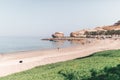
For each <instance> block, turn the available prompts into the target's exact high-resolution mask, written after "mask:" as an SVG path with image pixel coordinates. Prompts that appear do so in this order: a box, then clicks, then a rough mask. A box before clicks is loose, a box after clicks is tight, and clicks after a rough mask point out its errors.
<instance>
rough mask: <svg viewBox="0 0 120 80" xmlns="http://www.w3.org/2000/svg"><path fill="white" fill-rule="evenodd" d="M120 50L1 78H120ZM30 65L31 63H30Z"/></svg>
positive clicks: (36, 79) (24, 79)
mask: <svg viewBox="0 0 120 80" xmlns="http://www.w3.org/2000/svg"><path fill="white" fill-rule="evenodd" d="M119 64H120V50H109V51H103V52H97V53H95V54H93V55H91V56H89V57H86V58H80V59H75V60H71V61H66V62H60V63H56V64H49V65H45V66H39V67H35V68H33V69H31V70H27V71H24V72H20V73H16V74H12V75H9V76H6V77H2V78H0V80H120V65H119ZM28 66H29V65H28Z"/></svg>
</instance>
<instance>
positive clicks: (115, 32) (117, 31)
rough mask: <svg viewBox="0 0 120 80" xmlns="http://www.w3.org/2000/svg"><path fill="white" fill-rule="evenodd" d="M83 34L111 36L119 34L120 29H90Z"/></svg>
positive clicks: (88, 35)
mask: <svg viewBox="0 0 120 80" xmlns="http://www.w3.org/2000/svg"><path fill="white" fill-rule="evenodd" d="M85 35H87V37H90V36H102V35H105V36H109V37H113V36H117V37H118V36H120V30H107V31H91V32H87V31H86V32H85Z"/></svg>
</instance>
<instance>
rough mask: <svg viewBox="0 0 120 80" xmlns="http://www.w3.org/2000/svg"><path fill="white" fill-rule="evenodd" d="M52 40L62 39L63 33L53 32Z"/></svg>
mask: <svg viewBox="0 0 120 80" xmlns="http://www.w3.org/2000/svg"><path fill="white" fill-rule="evenodd" d="M52 37H53V38H62V37H64V33H63V32H55V33H54V34H52Z"/></svg>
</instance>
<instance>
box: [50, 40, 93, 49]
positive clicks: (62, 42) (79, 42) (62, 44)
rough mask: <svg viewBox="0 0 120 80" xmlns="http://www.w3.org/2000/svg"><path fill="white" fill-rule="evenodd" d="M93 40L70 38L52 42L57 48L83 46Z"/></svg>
mask: <svg viewBox="0 0 120 80" xmlns="http://www.w3.org/2000/svg"><path fill="white" fill-rule="evenodd" d="M92 42H93V40H91V39H83V40H70V41H65V40H56V41H52V44H53V45H54V47H55V48H64V47H66V46H76V45H77V46H83V45H87V44H90V43H92Z"/></svg>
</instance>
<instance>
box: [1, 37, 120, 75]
mask: <svg viewBox="0 0 120 80" xmlns="http://www.w3.org/2000/svg"><path fill="white" fill-rule="evenodd" d="M119 43H120V40H119V39H117V40H115V39H104V40H97V39H95V40H94V41H93V42H92V43H89V44H84V45H82V46H75V47H69V48H61V49H57V48H56V49H52V50H43V51H39V50H38V51H26V52H16V53H11V54H1V55H0V77H2V76H6V75H10V74H12V73H16V72H20V71H24V70H28V69H31V68H34V67H36V66H40V65H45V64H51V63H56V62H62V61H67V60H72V59H75V58H80V57H85V56H89V55H91V54H93V53H94V52H98V51H104V50H112V49H120V44H119ZM20 60H22V61H23V62H22V63H19V61H20Z"/></svg>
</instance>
